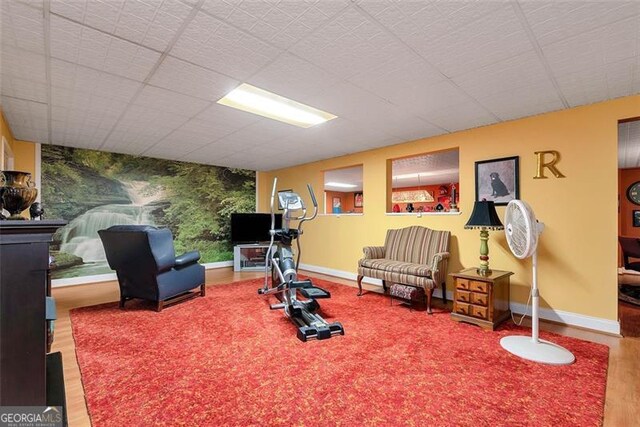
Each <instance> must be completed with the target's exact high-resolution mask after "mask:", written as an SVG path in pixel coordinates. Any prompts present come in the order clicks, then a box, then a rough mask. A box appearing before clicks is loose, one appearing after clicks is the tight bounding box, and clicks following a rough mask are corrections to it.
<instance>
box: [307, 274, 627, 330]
mask: <svg viewBox="0 0 640 427" xmlns="http://www.w3.org/2000/svg"><path fill="white" fill-rule="evenodd" d="M300 268H301V269H303V270H307V271H311V272H314V273H320V274H326V275H328V276H334V277H339V278H341V279H347V280H357V278H358V275H357V274H356V273H351V272H348V271H342V270H335V269H332V268H326V267H319V266H315V265H309V264H300ZM362 283H367V284H370V285H375V286H380V287H382V280H379V279H370V278H368V277H365V278H364V279H362ZM433 296H434V297H438V298H442V289H440V288H436V289H434V291H433ZM447 299H448V300H453V292H451V291H447ZM510 307H511V311H512V312H513V313H514V314H520V315H522V314H525V310H526V305H525V304H520V303H517V302H511V303H510ZM529 311H531V310H530V309H529ZM529 314H530V313H529ZM540 318H541V319H544V320H549V321H552V322H558V323H563V324H565V325H571V326H577V327H579V328H585V329H591V330H594V331H598V332H605V333H608V334H615V335H620V322H617V321H615V320H609V319H602V318H600V317H593V316H587V315H584V314H578V313H571V312H569V311H562V310H553V309H550V308H543V307H541V308H540Z"/></svg>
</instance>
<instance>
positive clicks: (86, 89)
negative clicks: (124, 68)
mask: <svg viewBox="0 0 640 427" xmlns="http://www.w3.org/2000/svg"><path fill="white" fill-rule="evenodd" d="M51 87H52V90H53V91H55V90H57V89H66V90H68V91H72V92H73V95H74V96H76V97H83V98H86V99H87V100H90V98H92V97H99V98H104V99H113V100H118V101H120V102H121V103H124V104H126V103H128V102H129V101H130V100H131V99H132V98H133V96H134V95H135V94H136V93H137V91H138V90H139V89H140V88H141V87H142V83H140V82H137V81H135V80H130V79H126V78H123V77H119V76H115V75H112V74H109V73H105V72H102V71H97V70H94V69H91V68H88V67H83V66H81V65H78V64H72V63H68V62H65V61H60V60H57V59H52V60H51Z"/></svg>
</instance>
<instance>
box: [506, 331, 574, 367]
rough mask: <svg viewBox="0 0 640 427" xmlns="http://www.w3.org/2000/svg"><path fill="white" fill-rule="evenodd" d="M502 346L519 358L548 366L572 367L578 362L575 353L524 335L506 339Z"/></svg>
mask: <svg viewBox="0 0 640 427" xmlns="http://www.w3.org/2000/svg"><path fill="white" fill-rule="evenodd" d="M500 345H501V346H502V348H504V349H505V350H507V351H508V352H509V353H512V354H515V355H516V356H518V357H522V358H523V359H526V360H531V361H532V362H538V363H546V364H547V365H570V364H572V363H573V362H574V361H575V360H576V358H575V356H574V355H573V353H571V352H570V351H569V350H567V349H566V348H564V347H560V346H559V345H557V344H554V343H552V342H549V341H545V340H538V341H534V340H533V338H531V337H528V336H524V335H517V336H509V337H504V338H502V339H501V340H500Z"/></svg>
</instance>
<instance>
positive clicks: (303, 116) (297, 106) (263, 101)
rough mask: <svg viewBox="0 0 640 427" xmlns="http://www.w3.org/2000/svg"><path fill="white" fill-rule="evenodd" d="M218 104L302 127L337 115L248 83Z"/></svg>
mask: <svg viewBox="0 0 640 427" xmlns="http://www.w3.org/2000/svg"><path fill="white" fill-rule="evenodd" d="M218 104H222V105H226V106H228V107H233V108H237V109H238V110H242V111H247V112H249V113H253V114H257V115H259V116H263V117H268V118H270V119H274V120H279V121H281V122H285V123H289V124H290V125H295V126H299V127H301V128H309V127H311V126H315V125H319V124H320V123H324V122H328V121H329V120H333V119H335V118H336V117H337V116H334V115H333V114H330V113H327V112H325V111H322V110H318V109H317V108H313V107H309V106H308V105H304V104H301V103H299V102H296V101H293V100H291V99H288V98H285V97H284V96H280V95H276V94H275V93H271V92H268V91H266V90H263V89H260V88H257V87H255V86H251V85H250V84H246V83H243V84H241V85H240V86H238V87H237V88H235V89H234V90H232V91H231V92H229V93H228V94H227V95H226V96H225V97H224V98H222V99H220V100H219V101H218Z"/></svg>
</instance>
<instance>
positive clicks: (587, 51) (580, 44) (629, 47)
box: [542, 17, 640, 77]
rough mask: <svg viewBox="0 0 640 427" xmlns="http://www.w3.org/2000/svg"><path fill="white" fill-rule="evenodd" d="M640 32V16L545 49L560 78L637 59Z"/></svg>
mask: <svg viewBox="0 0 640 427" xmlns="http://www.w3.org/2000/svg"><path fill="white" fill-rule="evenodd" d="M639 32H640V19H639V18H638V17H631V18H628V19H625V20H623V21H619V22H616V23H614V24H610V25H605V26H602V27H599V28H597V29H595V30H592V31H587V32H584V33H581V34H578V35H577V36H575V37H571V38H568V39H563V40H561V41H559V42H556V43H552V44H549V45H546V46H544V47H543V48H542V51H543V53H544V56H545V58H546V59H547V61H548V63H549V66H550V67H551V70H552V71H553V73H554V75H555V76H556V77H557V76H562V75H564V74H570V73H575V72H579V71H583V70H586V69H588V68H592V67H599V66H602V65H605V64H608V63H614V62H618V61H621V60H624V59H629V58H637V57H638V56H640V50H639V49H640V47H639V46H638V43H639V39H640V34H639Z"/></svg>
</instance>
